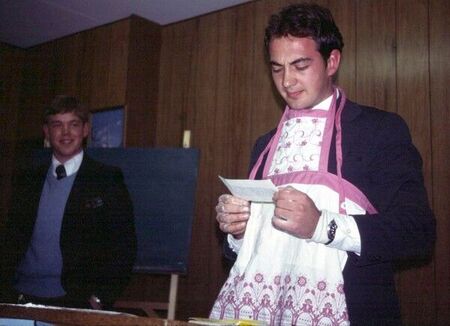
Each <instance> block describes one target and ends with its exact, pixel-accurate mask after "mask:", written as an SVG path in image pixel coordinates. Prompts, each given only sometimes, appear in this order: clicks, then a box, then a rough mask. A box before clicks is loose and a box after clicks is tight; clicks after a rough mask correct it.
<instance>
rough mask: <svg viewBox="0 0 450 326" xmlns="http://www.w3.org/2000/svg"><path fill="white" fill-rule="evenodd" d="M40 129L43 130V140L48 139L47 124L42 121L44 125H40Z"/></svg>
mask: <svg viewBox="0 0 450 326" xmlns="http://www.w3.org/2000/svg"><path fill="white" fill-rule="evenodd" d="M42 131H43V132H44V136H45V140H49V139H50V137H49V131H48V125H47V124H46V123H44V125H43V126H42Z"/></svg>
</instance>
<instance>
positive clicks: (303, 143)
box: [300, 140, 308, 146]
mask: <svg viewBox="0 0 450 326" xmlns="http://www.w3.org/2000/svg"><path fill="white" fill-rule="evenodd" d="M307 144H308V142H307V141H306V140H304V141H302V142H301V143H300V146H306V145H307Z"/></svg>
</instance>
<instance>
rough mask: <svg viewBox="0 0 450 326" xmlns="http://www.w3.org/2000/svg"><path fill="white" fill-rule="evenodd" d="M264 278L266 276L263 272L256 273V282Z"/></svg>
mask: <svg viewBox="0 0 450 326" xmlns="http://www.w3.org/2000/svg"><path fill="white" fill-rule="evenodd" d="M263 280H264V276H263V275H262V274H261V273H258V274H256V275H255V282H256V283H261V282H262V281H263Z"/></svg>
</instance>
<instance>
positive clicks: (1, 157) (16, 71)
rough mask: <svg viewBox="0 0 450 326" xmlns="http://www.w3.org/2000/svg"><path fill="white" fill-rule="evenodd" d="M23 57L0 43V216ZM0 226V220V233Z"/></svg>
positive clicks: (21, 52) (11, 157)
mask: <svg viewBox="0 0 450 326" xmlns="http://www.w3.org/2000/svg"><path fill="white" fill-rule="evenodd" d="M24 58H25V51H24V50H22V49H17V48H13V47H11V46H8V45H5V44H2V43H0V189H1V196H0V217H2V216H5V214H6V208H7V204H8V202H9V199H10V192H9V191H8V190H7V189H9V188H10V185H11V178H10V176H11V174H12V170H13V165H14V157H15V147H16V141H17V128H16V126H17V121H18V112H19V103H20V89H21V87H20V85H21V82H22V66H23V62H24ZM3 226H4V220H3V219H0V230H1V229H2V227H3Z"/></svg>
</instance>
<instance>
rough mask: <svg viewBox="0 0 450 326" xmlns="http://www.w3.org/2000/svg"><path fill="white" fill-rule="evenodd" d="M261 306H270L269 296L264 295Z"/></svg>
mask: <svg viewBox="0 0 450 326" xmlns="http://www.w3.org/2000/svg"><path fill="white" fill-rule="evenodd" d="M261 306H263V307H269V306H270V297H269V295H268V294H264V296H263V298H262V299H261Z"/></svg>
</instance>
